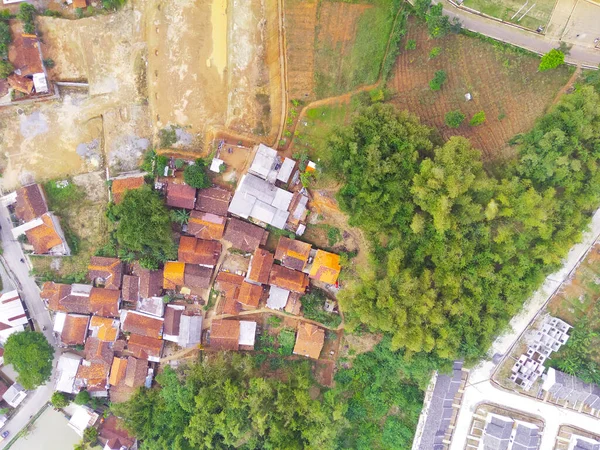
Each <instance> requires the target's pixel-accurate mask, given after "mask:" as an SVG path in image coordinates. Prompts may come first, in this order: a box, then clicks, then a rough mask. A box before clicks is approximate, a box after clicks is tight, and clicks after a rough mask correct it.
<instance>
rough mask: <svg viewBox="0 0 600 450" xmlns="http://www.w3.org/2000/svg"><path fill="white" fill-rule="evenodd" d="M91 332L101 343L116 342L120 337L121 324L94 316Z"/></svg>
mask: <svg viewBox="0 0 600 450" xmlns="http://www.w3.org/2000/svg"><path fill="white" fill-rule="evenodd" d="M90 330H92V332H93V333H94V334H96V337H97V338H98V339H100V340H101V341H105V342H114V341H115V339H117V336H118V335H119V322H118V321H117V320H115V319H111V318H108V317H100V316H92V320H90Z"/></svg>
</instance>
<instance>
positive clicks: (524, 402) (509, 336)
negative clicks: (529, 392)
mask: <svg viewBox="0 0 600 450" xmlns="http://www.w3.org/2000/svg"><path fill="white" fill-rule="evenodd" d="M599 237H600V210H598V211H596V213H595V214H594V217H593V218H592V223H591V226H590V230H589V231H588V232H587V233H585V234H584V236H583V239H582V242H581V243H580V244H577V245H575V246H573V248H571V250H570V251H569V254H568V255H567V257H566V258H565V262H564V264H563V267H562V268H561V269H560V270H559V271H557V272H555V273H553V274H551V275H549V276H548V277H547V278H546V282H545V283H544V285H543V286H542V287H541V288H540V289H539V290H538V291H537V292H536V293H535V294H534V295H533V296H532V297H531V299H529V300H528V301H527V303H526V304H525V306H524V307H523V310H522V311H521V312H520V313H519V314H518V315H517V316H515V317H514V318H513V319H512V320H511V322H510V325H511V331H510V332H508V333H506V334H504V335H502V336H500V337H498V338H497V339H496V340H495V341H494V343H493V344H492V348H491V350H490V354H500V355H504V356H505V357H507V356H508V355H509V354H510V350H511V349H512V347H513V345H514V344H515V343H516V342H517V341H518V339H519V337H520V336H521V335H522V333H523V332H524V331H525V330H526V329H527V326H528V325H529V324H530V323H531V322H532V321H533V320H534V319H535V317H536V315H537V314H538V312H539V311H540V310H541V309H543V308H544V306H545V305H546V303H547V301H548V300H549V299H550V298H551V297H552V295H553V294H554V292H555V291H556V290H557V289H558V288H559V287H560V285H561V284H562V283H563V282H564V281H566V280H568V279H569V277H570V274H571V273H572V272H573V270H574V269H575V268H576V267H577V266H578V264H579V262H580V261H581V259H582V258H583V257H584V256H585V255H586V253H587V252H588V250H589V249H590V248H591V247H592V246H593V245H594V244H595V243H596V242H597V241H598V238H599ZM497 367H498V366H497V365H496V364H494V363H493V362H492V361H484V362H483V363H481V364H480V365H479V366H477V367H475V368H474V369H472V370H471V371H470V373H469V379H468V382H467V385H466V386H465V391H464V394H463V400H462V403H461V408H460V411H459V414H458V417H457V420H456V426H455V430H454V434H453V436H452V444H451V446H450V450H463V449H464V448H465V444H466V439H467V435H468V434H469V428H470V426H471V420H472V418H473V413H474V412H475V409H476V408H477V405H478V404H479V403H482V402H491V403H496V404H498V405H504V406H507V407H509V408H513V409H518V410H522V411H525V412H527V413H530V414H535V415H538V416H540V417H542V418H543V419H544V421H545V429H544V434H543V438H542V445H541V446H540V449H551V448H554V441H555V439H556V435H557V434H558V429H559V427H560V425H563V424H565V425H574V426H576V427H578V428H582V429H584V430H588V431H596V432H597V431H598V430H599V429H600V420H599V419H595V418H593V417H591V416H589V415H586V414H581V413H578V412H576V411H573V410H570V409H566V408H561V407H559V406H555V405H552V404H549V403H544V402H542V401H538V400H535V399H533V398H530V397H527V396H524V395H519V394H516V393H512V392H508V391H505V390H504V389H500V388H498V387H497V386H496V385H495V384H494V383H493V382H492V381H491V378H492V375H493V373H494V371H495V370H496V368H497Z"/></svg>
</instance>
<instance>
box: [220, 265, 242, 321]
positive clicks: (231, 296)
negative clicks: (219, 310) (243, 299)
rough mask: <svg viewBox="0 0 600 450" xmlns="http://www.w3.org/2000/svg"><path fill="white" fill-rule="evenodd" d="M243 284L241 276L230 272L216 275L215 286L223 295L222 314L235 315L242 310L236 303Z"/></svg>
mask: <svg viewBox="0 0 600 450" xmlns="http://www.w3.org/2000/svg"><path fill="white" fill-rule="evenodd" d="M243 282H244V277H243V276H241V275H237V274H234V273H231V272H219V274H218V275H217V277H216V279H215V284H216V286H218V288H219V289H220V290H221V291H222V292H224V294H225V306H224V309H223V313H225V314H234V315H236V314H238V313H239V312H240V311H241V310H242V305H241V304H240V303H238V298H239V296H240V288H241V287H242V283H243Z"/></svg>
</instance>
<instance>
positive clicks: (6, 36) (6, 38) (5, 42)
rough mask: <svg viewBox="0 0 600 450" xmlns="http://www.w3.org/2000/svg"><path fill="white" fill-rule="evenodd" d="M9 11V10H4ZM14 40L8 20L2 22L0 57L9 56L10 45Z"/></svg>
mask: <svg viewBox="0 0 600 450" xmlns="http://www.w3.org/2000/svg"><path fill="white" fill-rule="evenodd" d="M3 11H8V10H6V9H5V10H3ZM11 42H12V35H11V33H10V26H9V25H8V23H7V22H5V21H1V22H0V58H4V59H6V58H7V57H8V46H9V45H10V43H11Z"/></svg>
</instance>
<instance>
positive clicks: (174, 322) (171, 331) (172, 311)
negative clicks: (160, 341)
mask: <svg viewBox="0 0 600 450" xmlns="http://www.w3.org/2000/svg"><path fill="white" fill-rule="evenodd" d="M182 314H183V309H179V308H174V307H173V305H167V307H166V308H165V325H164V329H163V334H168V335H171V336H179V323H180V321H181V315H182Z"/></svg>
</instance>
